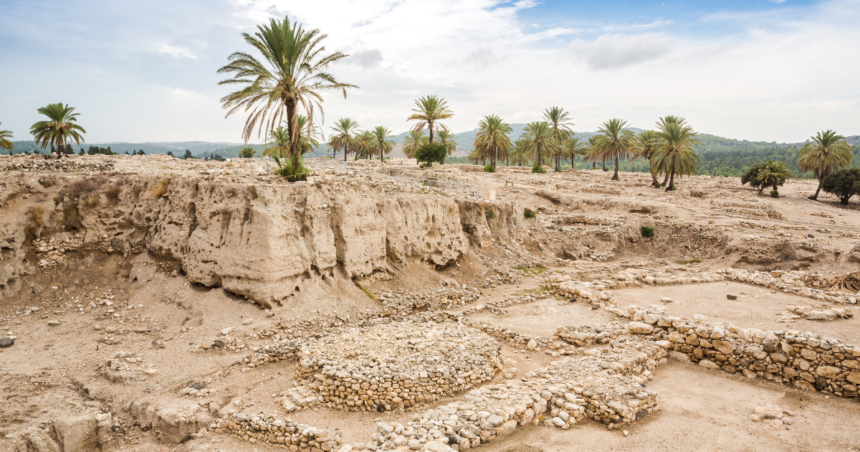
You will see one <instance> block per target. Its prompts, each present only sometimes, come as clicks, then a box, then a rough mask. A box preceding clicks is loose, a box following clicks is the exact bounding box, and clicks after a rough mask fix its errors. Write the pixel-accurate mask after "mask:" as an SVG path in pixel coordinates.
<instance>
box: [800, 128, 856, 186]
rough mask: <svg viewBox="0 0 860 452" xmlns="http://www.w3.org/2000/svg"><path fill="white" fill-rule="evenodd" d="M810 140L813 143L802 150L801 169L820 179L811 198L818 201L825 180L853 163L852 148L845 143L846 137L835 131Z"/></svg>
mask: <svg viewBox="0 0 860 452" xmlns="http://www.w3.org/2000/svg"><path fill="white" fill-rule="evenodd" d="M810 138H811V139H812V141H810V142H809V143H806V144H805V145H803V147H802V148H801V149H800V169H801V170H802V171H812V174H814V175H815V177H816V178H817V179H818V189H816V190H815V194H814V195H812V196H810V197H809V199H814V200H818V193H819V192H820V191H821V182H822V181H823V180H824V178H825V177H827V175H829V174H830V173H832V172H833V171H836V170H838V169H840V168H843V167H845V166H848V164H849V163H851V146H848V143H846V142H845V137H843V136H842V135H837V134H836V132H835V131H833V130H827V131H824V132H818V133H816V134H815V136H814V137H810Z"/></svg>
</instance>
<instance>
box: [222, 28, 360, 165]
mask: <svg viewBox="0 0 860 452" xmlns="http://www.w3.org/2000/svg"><path fill="white" fill-rule="evenodd" d="M242 37H243V38H244V39H245V42H246V43H248V44H249V45H250V46H251V47H253V48H255V49H257V51H259V52H260V53H261V54H262V55H263V59H262V60H258V59H257V58H255V57H254V56H252V55H250V54H248V53H245V52H236V53H233V54H232V55H230V56H229V57H228V63H227V65H225V66H224V67H222V68H221V69H218V73H229V74H232V78H229V79H227V80H222V81H221V82H219V83H218V84H219V85H226V84H238V85H241V86H242V87H241V89H239V90H238V91H234V92H232V93H230V94H228V95H226V96H224V97H223V98H221V106H222V107H223V108H225V109H228V111H227V116H228V117H229V116H230V115H232V114H234V113H236V112H239V111H246V112H248V111H249V112H250V115H249V116H248V119H247V120H246V121H245V127H244V129H243V130H242V138H243V140H244V141H246V142H247V141H248V139H249V138H250V137H251V133H253V131H254V129H255V128H257V135H258V136H259V135H260V133H261V132H262V130H263V128H264V127H265V130H272V129H274V126H275V125H276V124H280V123H281V121H282V120H283V119H284V115H286V122H287V130H288V131H289V136H290V143H289V155H290V157H291V158H292V159H293V167H294V168H299V165H298V162H299V158H300V156H301V153H302V150H301V147H300V146H299V136H300V133H292V132H293V131H294V130H301V127H299V122H298V116H299V115H298V109H299V107H302V108H304V110H305V111H307V113H308V116H309V117H310V118H311V119H310V122H313V116H314V110H315V109H316V110H319V112H320V115H322V114H323V109H322V102H323V98H322V95H321V93H322V92H323V91H327V90H340V91H343V97H344V98H346V90H347V88H358V87H357V86H355V85H350V84H347V83H341V82H339V81H337V80H336V79H335V78H334V76H333V75H332V74H330V73H328V72H326V70H327V69H328V67H329V65H331V64H333V63H336V62H338V61H340V60H341V59H343V58H345V57H346V56H347V55H344V54H343V53H340V52H334V53H331V54H328V55H326V54H325V53H324V52H325V46H324V45H322V41H323V40H324V39H325V38H326V37H327V35H325V34H321V32H320V30H318V29H314V30H305V29H304V28H302V26H301V25H300V24H299V23H298V22H293V23H292V24H290V20H289V17H284V20H283V21H279V20H276V19H271V20H270V21H269V24H268V25H259V26H257V32H256V33H254V35H253V36H251V35H249V34H248V33H242Z"/></svg>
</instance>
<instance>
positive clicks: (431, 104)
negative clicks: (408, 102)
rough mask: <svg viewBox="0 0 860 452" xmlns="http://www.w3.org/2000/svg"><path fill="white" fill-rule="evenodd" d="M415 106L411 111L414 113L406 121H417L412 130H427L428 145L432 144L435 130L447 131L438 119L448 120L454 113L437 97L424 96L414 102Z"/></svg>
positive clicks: (445, 102) (444, 101)
mask: <svg viewBox="0 0 860 452" xmlns="http://www.w3.org/2000/svg"><path fill="white" fill-rule="evenodd" d="M415 106H416V107H418V108H413V109H412V111H414V112H415V113H414V114H413V115H412V116H410V117H409V118H408V119H406V120H407V121H419V122H418V124H415V125H414V126H413V127H412V130H417V131H419V132H420V131H422V130H424V128H425V127H426V128H427V131H428V132H429V133H430V143H432V142H433V137H434V136H435V133H436V130H437V129H441V130H448V127H446V126H445V124H442V123H440V122H439V120H440V119H448V118H450V117H452V116H454V112H453V111H451V109H450V108H448V102H447V101H446V100H445V99H442V98H441V97H438V96H433V95H430V96H425V97H422V98H419V99H418V100H416V101H415Z"/></svg>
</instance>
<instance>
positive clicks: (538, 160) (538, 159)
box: [537, 146, 543, 171]
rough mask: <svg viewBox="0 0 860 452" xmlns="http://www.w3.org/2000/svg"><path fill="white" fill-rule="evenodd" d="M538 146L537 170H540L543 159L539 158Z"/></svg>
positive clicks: (538, 150) (538, 149)
mask: <svg viewBox="0 0 860 452" xmlns="http://www.w3.org/2000/svg"><path fill="white" fill-rule="evenodd" d="M541 157H542V156H541V152H540V146H538V147H537V167H538V171H540V170H541V169H542V167H543V159H541Z"/></svg>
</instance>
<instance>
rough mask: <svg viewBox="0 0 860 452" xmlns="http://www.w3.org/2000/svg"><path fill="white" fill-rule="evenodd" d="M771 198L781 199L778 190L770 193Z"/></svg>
mask: <svg viewBox="0 0 860 452" xmlns="http://www.w3.org/2000/svg"><path fill="white" fill-rule="evenodd" d="M770 197H771V198H779V192H778V191H776V190H771V191H770Z"/></svg>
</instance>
